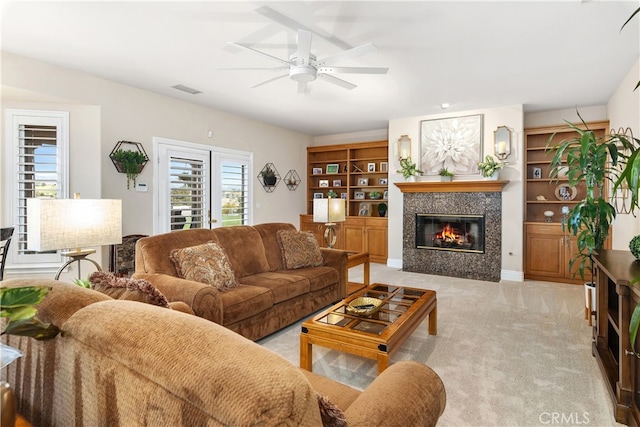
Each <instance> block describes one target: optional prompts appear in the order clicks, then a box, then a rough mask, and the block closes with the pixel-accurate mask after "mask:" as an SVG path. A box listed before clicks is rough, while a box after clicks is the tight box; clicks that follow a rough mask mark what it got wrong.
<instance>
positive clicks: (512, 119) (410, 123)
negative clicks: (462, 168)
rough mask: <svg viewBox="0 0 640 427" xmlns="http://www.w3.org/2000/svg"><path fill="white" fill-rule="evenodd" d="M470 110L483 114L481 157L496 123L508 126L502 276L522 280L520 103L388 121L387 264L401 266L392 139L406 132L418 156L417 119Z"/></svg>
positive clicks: (398, 195)
mask: <svg viewBox="0 0 640 427" xmlns="http://www.w3.org/2000/svg"><path fill="white" fill-rule="evenodd" d="M471 114H483V115H484V124H483V129H484V148H483V157H484V155H486V154H493V142H494V138H493V132H494V131H495V130H496V128H497V127H498V126H507V127H509V128H510V129H511V130H512V136H513V141H512V154H511V156H510V157H509V159H508V160H507V161H508V162H509V165H508V166H507V167H506V168H504V169H503V170H502V171H501V173H500V179H501V180H507V181H509V184H507V185H506V186H505V188H504V191H503V193H502V219H503V222H502V278H503V279H506V280H523V278H524V273H523V272H524V270H523V225H522V223H523V219H524V214H523V180H522V177H523V162H524V159H523V157H524V156H523V146H524V137H523V135H524V123H523V108H522V105H510V106H505V107H498V108H488V109H483V110H472V111H459V112H455V113H454V112H449V113H442V114H437V115H430V116H417V117H408V118H403V119H394V120H391V121H389V170H390V173H389V184H390V185H389V211H388V216H389V259H388V264H389V265H390V266H394V267H401V266H402V203H403V202H402V200H403V198H402V193H401V192H400V190H399V189H398V187H396V186H395V185H393V183H395V182H402V181H403V177H402V175H401V174H398V173H395V171H396V170H397V169H398V166H399V165H398V164H397V160H396V155H395V152H396V141H397V140H398V138H399V137H400V135H405V134H406V135H408V136H409V137H410V138H411V140H412V158H414V159H419V158H420V122H421V121H422V120H432V119H439V118H448V117H456V116H465V115H471ZM420 179H421V180H438V179H439V177H421V178H420ZM454 179H455V180H462V179H476V180H477V179H481V177H480V175H478V176H475V177H468V178H467V177H455V178H454Z"/></svg>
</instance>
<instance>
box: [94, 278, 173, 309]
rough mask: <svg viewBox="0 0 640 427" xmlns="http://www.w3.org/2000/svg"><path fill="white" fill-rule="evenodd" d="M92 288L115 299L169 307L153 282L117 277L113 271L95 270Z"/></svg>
mask: <svg viewBox="0 0 640 427" xmlns="http://www.w3.org/2000/svg"><path fill="white" fill-rule="evenodd" d="M89 282H91V288H92V289H94V290H96V291H98V292H101V293H103V294H105V295H108V296H110V297H111V298H113V299H122V300H128V301H139V302H144V303H147V304H152V305H157V306H159V307H166V308H169V301H167V298H166V297H165V296H164V295H162V292H160V291H159V290H157V289H156V288H155V287H154V286H153V285H152V284H151V283H149V282H147V281H146V280H142V279H129V278H126V277H116V276H114V275H113V274H111V273H105V272H103V271H94V272H93V273H91V275H90V276H89Z"/></svg>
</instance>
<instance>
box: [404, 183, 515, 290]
mask: <svg viewBox="0 0 640 427" xmlns="http://www.w3.org/2000/svg"><path fill="white" fill-rule="evenodd" d="M507 182H508V181H454V182H451V183H447V182H417V183H396V186H397V187H398V188H400V190H401V191H402V193H403V199H404V201H403V213H402V219H403V231H402V269H403V270H404V271H411V272H414V273H426V274H434V275H439V276H451V277H462V278H466V279H475V280H486V281H490V282H499V281H500V272H501V268H502V188H503V187H504V185H506V184H507ZM418 213H421V214H425V213H426V214H440V215H446V214H451V215H484V216H485V252H484V253H482V254H480V253H465V252H456V251H444V250H432V249H419V248H416V241H415V239H416V214H418Z"/></svg>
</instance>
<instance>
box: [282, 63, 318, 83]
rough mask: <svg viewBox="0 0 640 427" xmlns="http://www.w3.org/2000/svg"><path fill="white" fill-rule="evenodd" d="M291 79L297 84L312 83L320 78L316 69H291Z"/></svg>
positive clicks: (303, 67)
mask: <svg viewBox="0 0 640 427" xmlns="http://www.w3.org/2000/svg"><path fill="white" fill-rule="evenodd" d="M289 77H291V80H295V81H296V82H312V81H314V80H315V79H316V77H318V73H317V72H316V68H315V67H310V66H309V67H307V66H301V67H291V68H290V69H289Z"/></svg>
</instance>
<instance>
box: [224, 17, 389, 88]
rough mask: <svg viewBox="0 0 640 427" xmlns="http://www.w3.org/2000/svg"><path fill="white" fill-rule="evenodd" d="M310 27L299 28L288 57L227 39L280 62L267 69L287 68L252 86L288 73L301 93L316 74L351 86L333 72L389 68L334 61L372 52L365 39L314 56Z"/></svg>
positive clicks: (345, 86)
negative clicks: (345, 48)
mask: <svg viewBox="0 0 640 427" xmlns="http://www.w3.org/2000/svg"><path fill="white" fill-rule="evenodd" d="M311 34H312V33H311V31H307V30H302V29H299V30H298V40H297V48H296V51H295V52H294V53H293V54H291V56H289V60H286V59H281V58H278V57H276V56H272V55H269V54H268V53H264V52H261V51H259V50H256V49H253V48H252V47H250V46H248V45H246V44H243V43H236V42H229V43H228V44H229V45H231V46H236V47H239V48H241V49H244V50H248V51H250V52H254V53H257V54H259V55H262V56H263V57H265V58H269V59H270V60H272V61H276V62H278V63H280V64H281V66H280V67H276V68H266V69H267V70H287V69H288V72H287V73H285V74H282V75H279V76H277V77H274V78H271V79H269V80H266V81H264V82H262V83H258V84H257V85H255V86H252V87H253V88H255V87H258V86H262V85H264V84H267V83H270V82H273V81H275V80H278V79H282V78H285V77H287V76H288V77H290V78H291V79H292V80H294V81H296V82H298V93H303V92H305V91H306V89H307V83H308V82H311V81H314V80H315V79H316V78H321V79H323V80H325V81H327V82H329V83H333V84H335V85H337V86H340V87H343V88H345V89H349V90H351V89H354V88H356V87H357V86H356V85H354V84H353V83H350V82H348V81H346V80H342V79H340V78H338V77H336V76H334V74H349V73H350V74H386V73H387V71H388V70H389V69H388V68H382V67H340V66H336V65H335V64H337V63H339V62H340V61H341V60H344V59H347V58H354V57H357V56H361V55H364V54H366V53H369V52H373V51H375V50H377V49H378V48H377V47H376V46H375V45H374V44H373V43H367V44H364V45H362V46H358V47H354V48H351V49H347V50H345V51H342V52H340V53H337V54H335V55H332V56H329V57H326V58H323V59H317V58H316V56H315V55H314V54H312V53H311ZM223 69H226V70H264V69H265V68H223Z"/></svg>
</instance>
